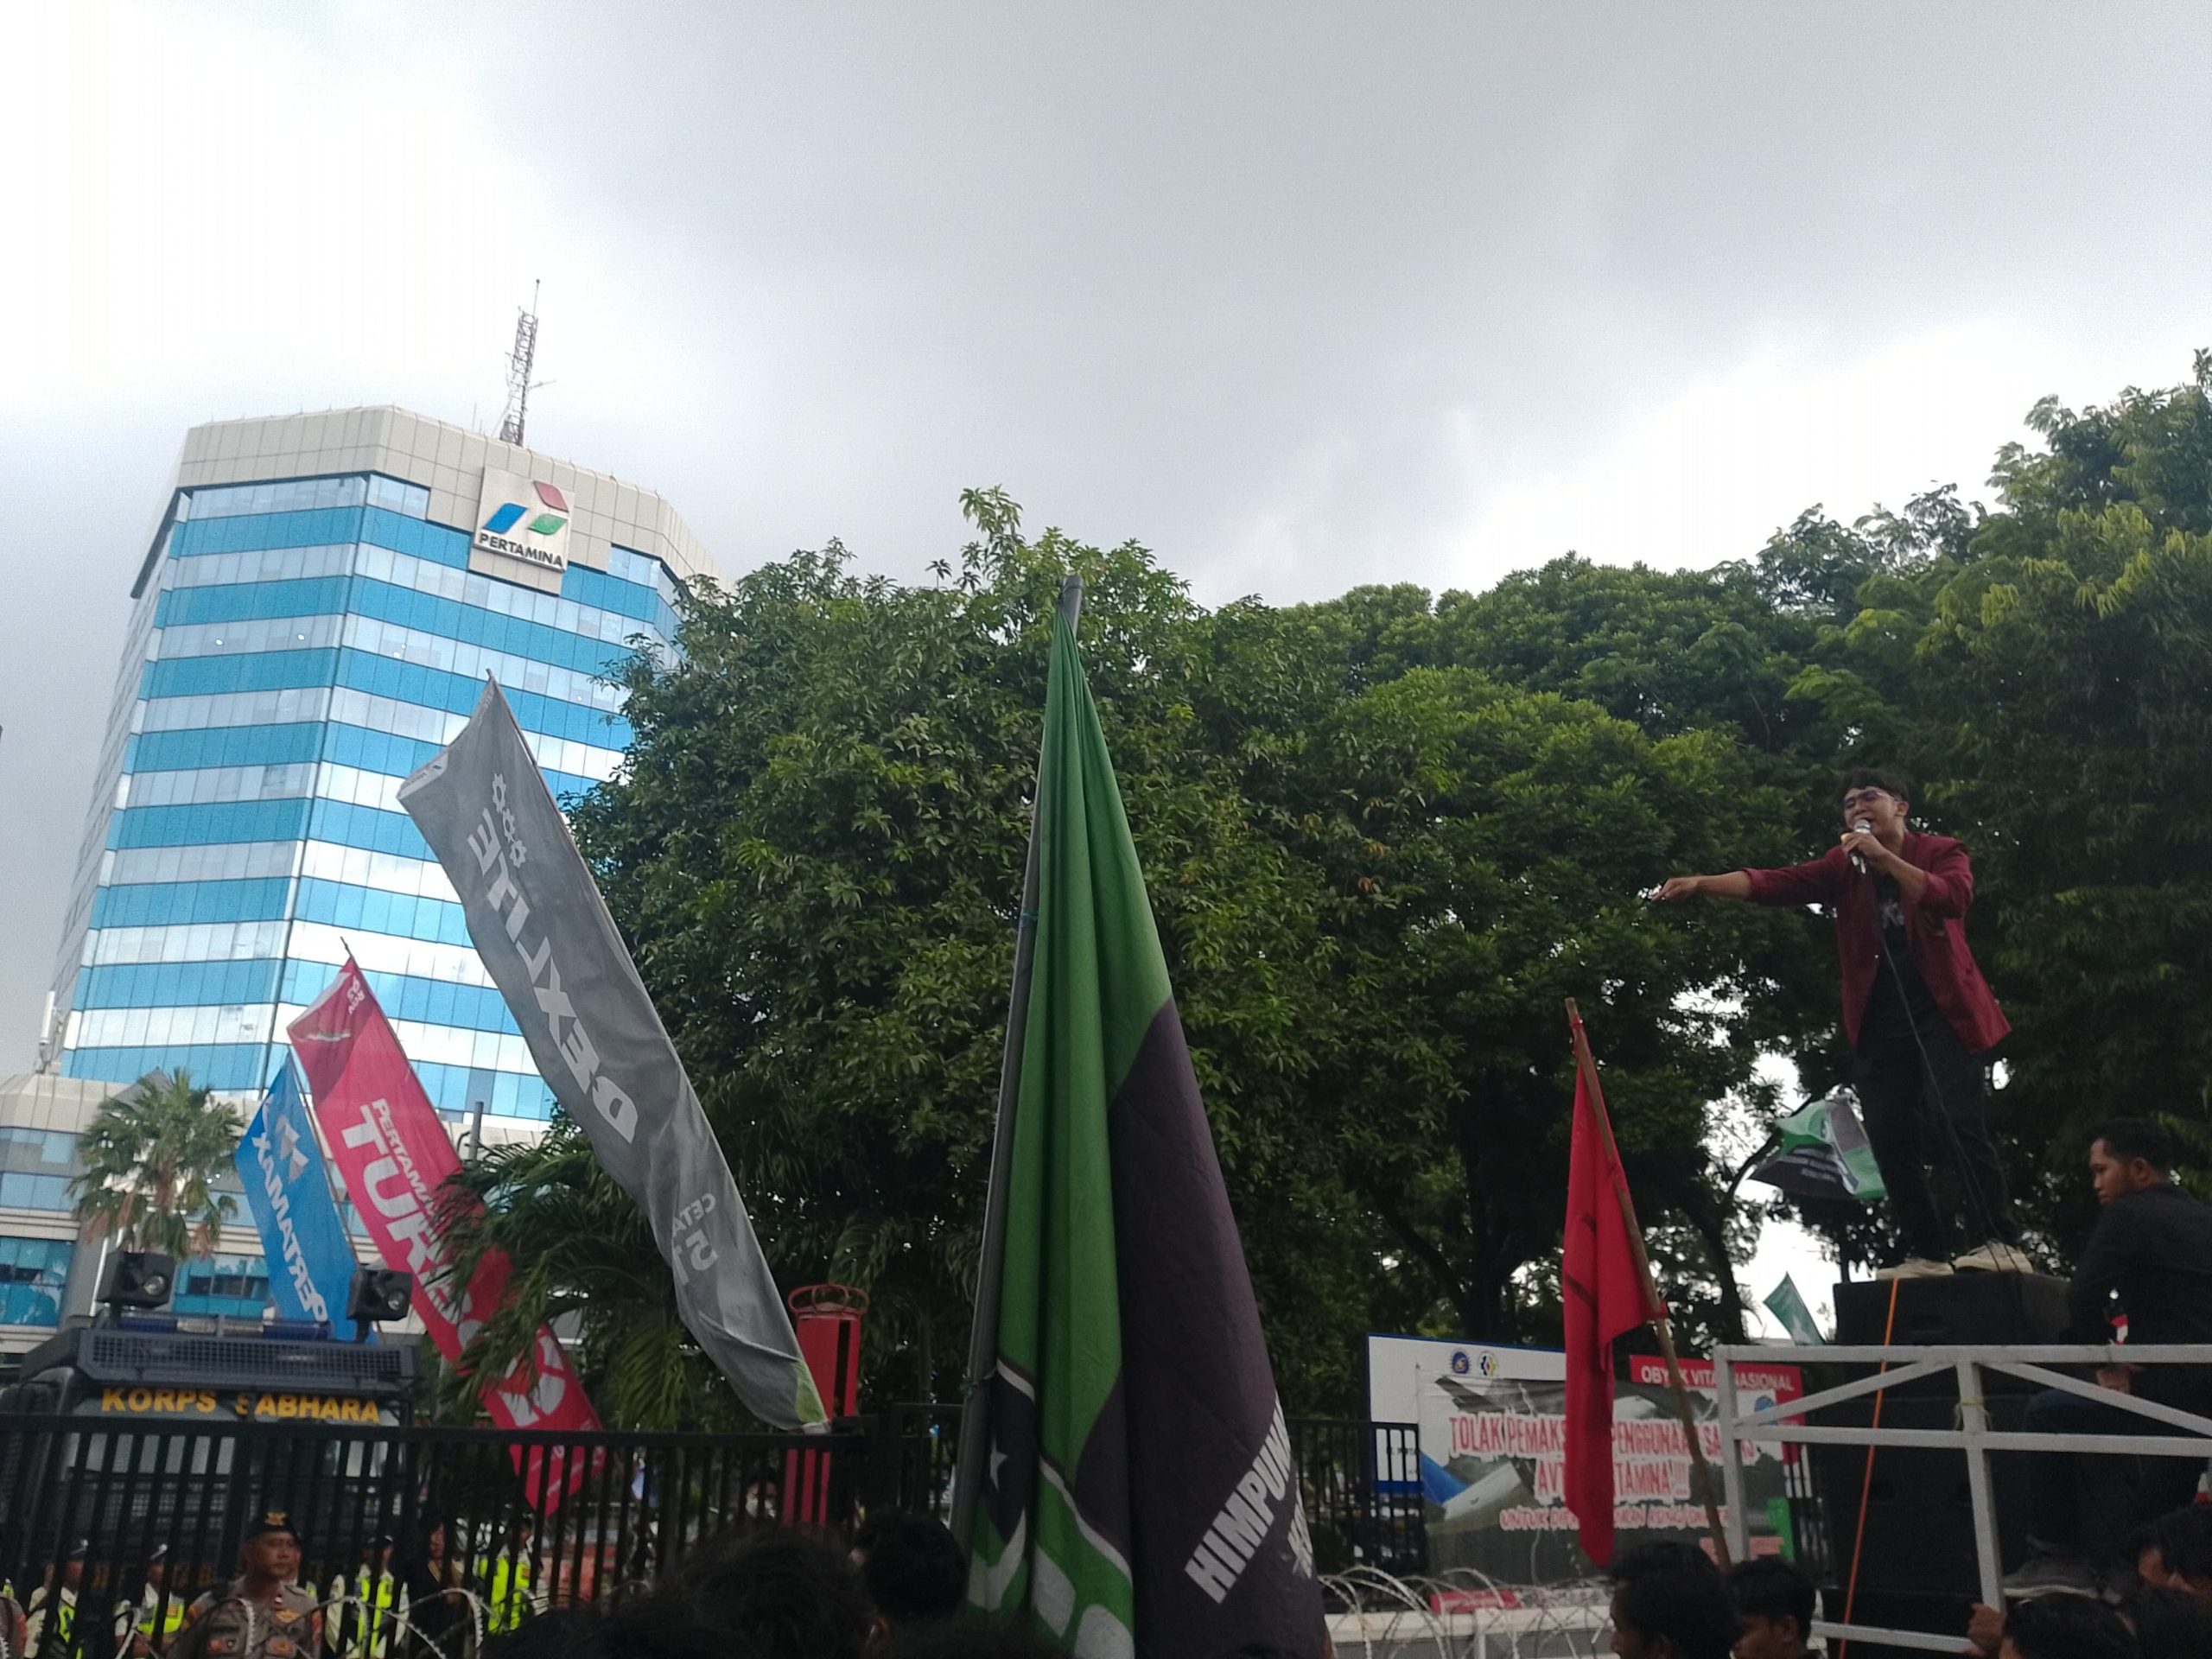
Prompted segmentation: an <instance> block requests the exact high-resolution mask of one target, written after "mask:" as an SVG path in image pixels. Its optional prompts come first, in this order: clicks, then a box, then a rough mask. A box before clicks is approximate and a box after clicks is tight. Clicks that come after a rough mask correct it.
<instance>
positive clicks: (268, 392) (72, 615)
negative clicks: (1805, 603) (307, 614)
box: [0, 0, 2212, 1071]
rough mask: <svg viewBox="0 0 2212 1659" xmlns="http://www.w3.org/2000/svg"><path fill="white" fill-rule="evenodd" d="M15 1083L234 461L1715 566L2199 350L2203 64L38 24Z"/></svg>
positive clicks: (711, 512) (1957, 45) (966, 10)
mask: <svg viewBox="0 0 2212 1659" xmlns="http://www.w3.org/2000/svg"><path fill="white" fill-rule="evenodd" d="M0 29H4V34H5V39H4V41H0V177H3V178H4V180H5V185H6V188H5V192H4V196H0V200H4V204H5V208H6V218H5V220H4V221H0V222H5V223H6V224H7V225H8V226H9V228H10V231H11V232H13V234H12V235H11V236H10V237H9V238H6V245H7V252H6V256H5V257H4V258H0V490H4V496H0V501H4V505H3V506H0V669H4V672H0V724H4V727H5V735H4V738H3V739H0V873H4V874H0V1071H12V1070H16V1069H19V1068H21V1067H22V1066H24V1065H28V1064H29V1058H30V1051H31V1044H32V1040H33V1035H34V1027H35V1022H36V1017H37V1012H38V1006H39V1001H40V997H41V993H42V990H43V988H44V987H45V985H46V983H47V981H48V975H49V972H50V969H51V965H52V962H53V957H54V950H55V947H56V944H57V938H58V933H59V930H60V918H61V909H62V903H63V899H64V896H65V893H66V890H67V886H68V882H69V879H70V875H71V871H72V868H73V862H74V860H75V856H76V850H77V845H78V842H79V836H80V834H81V830H82V825H83V822H84V814H85V809H86V801H87V798H88V795H89V792H90V790H91V787H92V762H93V759H94V753H93V751H94V749H95V747H96V744H97V740H98V735H99V729H100V722H101V720H102V717H103V715H104V712H105V706H106V703H107V701H108V697H109V694H110V691H111V687H112V684H113V681H114V677H115V672H116V666H117V664H116V658H115V653H116V652H117V650H118V647H119V644H120V639H121V629H122V625H123V621H124V614H125V610H126V606H127V597H126V589H127V588H128V586H129V582H130V576H131V575H132V573H133V570H134V569H135V566H136V563H137V559H138V557H139V556H140V554H141V553H142V552H143V545H144V539H145V533H146V530H147V527H148V524H149V520H150V518H151V517H152V516H153V514H154V513H155V512H157V510H158V508H159V506H160V505H161V497H162V489H163V486H164V485H165V483H166V481H167V473H168V468H169V467H170V466H171V465H172V463H173V462H174V461H175V453H176V449H177V446H178V443H179V442H180V440H181V436H182V434H183V431H184V429H185V428H186V427H188V426H189V425H191V424H192V423H195V422H198V421H201V420H206V419H210V418H214V417H219V416H240V415H260V414H270V413H278V412H284V411H289V410H297V409H315V408H322V407H327V406H332V405H341V406H342V405H347V404H363V403H382V402H394V403H399V404H406V405H409V406H410V407H412V408H415V409H418V410H423V411H424V412H426V413H429V414H431V415H435V416H442V417H444V418H446V419H448V420H454V421H459V422H462V423H470V422H472V421H473V422H474V423H480V424H495V423H496V422H497V419H498V413H499V399H500V393H501V372H502V361H501V359H502V353H503V352H504V350H505V345H506V341H507V338H508V335H509V334H510V332H511V330H512V323H513V316H514V308H515V306H516V304H517V302H518V301H521V300H523V299H524V298H526V297H527V296H528V295H529V292H530V285H531V281H532V279H533V278H542V279H543V283H544V296H543V304H542V311H543V353H542V358H541V365H542V369H541V372H543V375H544V376H545V377H546V378H548V379H550V382H551V383H552V384H550V385H548V386H547V387H546V388H545V389H544V390H543V391H542V392H540V393H539V394H538V396H537V400H536V403H535V404H534V406H533V410H532V415H531V434H530V435H531V442H532V444H533V446H534V447H537V448H543V449H546V450H549V451H551V452H553V453H555V454H566V455H569V456H573V457H574V458H575V460H577V461H581V462H582V463H585V464H587V465H589V466H593V467H604V468H607V469H608V470H611V471H613V472H616V473H618V474H621V475H623V476H625V477H628V478H633V479H636V480H639V481H641V482H644V483H646V484H649V485H651V486H654V487H656V488H658V489H660V490H662V491H663V492H664V493H666V494H667V495H668V496H669V497H670V499H671V500H672V501H674V502H675V504H676V505H677V508H678V510H679V511H681V512H683V514H684V516H685V517H686V518H689V519H690V522H691V524H693V526H694V527H695V528H696V530H697V531H699V532H700V534H701V535H702V537H703V538H704V539H705V541H706V543H707V545H708V546H709V549H711V550H713V552H714V553H715V556H716V557H717V559H718V562H719V563H721V567H722V568H723V569H724V570H725V571H726V572H729V573H735V572H738V571H741V570H743V569H748V568H750V567H751V566H753V565H754V564H757V563H760V562H761V561H763V560H766V559H769V558H772V557H775V556H779V555H780V554H782V553H784V552H786V551H788V550H790V549H791V548H792V547H795V546H801V545H806V546H813V545H818V544H819V543H821V542H822V541H823V540H824V539H825V538H827V537H830V536H833V535H835V536H840V537H843V538H844V539H845V541H846V542H847V543H849V545H850V546H851V548H852V549H853V550H854V551H855V554H856V555H857V556H858V558H859V560H860V561H861V564H862V565H863V566H864V567H865V568H868V569H880V570H883V571H887V572H889V573H891V574H892V575H899V576H906V577H914V576H918V575H920V574H921V572H922V570H923V568H924V566H925V564H926V563H928V561H929V560H931V558H934V557H936V556H940V555H942V554H944V553H945V552H947V551H948V550H950V549H952V548H954V547H956V546H957V544H958V543H959V542H960V541H961V540H962V539H963V531H962V526H961V524H960V523H959V519H958V515H957V510H956V506H955V500H956V497H957V492H958V491H959V490H960V489H961V488H962V487H963V486H967V485H974V484H1002V485H1004V486H1006V487H1007V489H1008V490H1009V491H1011V492H1012V493H1013V494H1014V497H1015V498H1016V499H1019V500H1020V501H1021V502H1022V503H1023V504H1024V505H1025V508H1026V509H1027V519H1028V522H1029V523H1030V524H1032V525H1033V526H1034V527H1041V526H1043V525H1044V524H1061V525H1064V526H1065V527H1066V528H1067V529H1069V530H1070V531H1072V532H1075V533H1077V534H1079V535H1081V536H1083V537H1085V538H1087V539H1090V540H1119V539H1122V538H1123V537H1135V538H1138V539H1141V540H1142V541H1144V542H1146V543H1149V544H1150V545H1152V546H1153V547H1154V548H1155V549H1157V550H1159V552H1160V556H1161V557H1162V558H1163V559H1164V560H1165V561H1166V563H1168V564H1169V565H1171V566H1172V567H1173V568H1174V569H1177V570H1179V571H1180V572H1182V573H1184V574H1185V575H1186V576H1188V577H1189V579H1190V580H1191V582H1192V583H1193V585H1194V587H1195V588H1196V590H1197V592H1198V594H1199V596H1200V597H1201V598H1203V599H1205V600H1208V601H1220V600H1224V599H1227V598H1230V597H1231V596H1234V595H1236V594H1243V593H1248V592H1256V593H1259V594H1262V595H1264V596H1265V597H1267V598H1268V599H1271V600H1278V601H1291V600H1299V599H1306V598H1313V597H1319V596H1321V595H1325V594H1331V593H1334V592H1337V591H1339V590H1341V589H1342V588H1345V587H1347V586H1350V585H1351V584H1353V583H1356V582H1381V581H1413V582H1421V583H1425V584H1427V585H1429V586H1432V587H1445V586H1463V587H1480V586H1484V585H1486V584H1487V583H1489V582H1491V581H1493V580H1495V579H1496V577H1497V575H1499V574H1501V573H1502V572H1503V571H1505V570H1508V569H1515V568H1516V567H1520V566H1523V565H1527V564H1530V563H1536V562H1538V561H1541V560H1542V559H1545V558H1548V557H1550V556H1553V555H1554V554H1556V553H1558V552H1560V551H1561V550H1565V549H1567V548H1570V547H1572V548H1576V549H1579V550H1581V551H1582V552H1583V553H1585V554H1587V555H1589V556H1592V557H1594V558H1599V559H1604V560H1613V561H1628V560H1631V559H1639V558H1641V559H1645V560H1649V561H1652V562H1655V563H1664V564H1682V563H1711V562H1713V561H1716V560H1719V559H1722V558H1727V557H1732V556H1740V555H1743V554H1745V553H1747V552H1749V551H1751V550H1754V549H1756V548H1757V547H1758V544H1759V543H1761V542H1762V541H1763V540H1764V537H1765V536H1766V534H1767V532H1768V531H1770V529H1772V528H1773V527H1774V526H1775V525H1776V524H1780V523H1783V522H1785V521H1787V520H1788V519H1789V518H1792V517H1794V516H1795V515H1796V512H1798V511H1799V510H1800V509H1801V508H1802V507H1804V506H1805V505H1808V504H1810V503H1812V502H1815V501H1821V502H1825V503H1827V505H1828V506H1829V507H1830V508H1831V509H1832V510H1834V511H1836V512H1839V513H1841V514H1844V515H1846V516H1850V515H1854V514H1856V513H1858V512H1862V511H1864V510H1865V509H1866V507H1867V506H1868V505H1870V504H1871V503H1872V502H1874V501H1876V500H1881V501H1885V502H1890V503H1897V502H1899V501H1901V500H1902V499H1904V497H1905V496H1906V495H1907V494H1909V493H1911V492H1913V491H1915V490H1916V489H1919V488H1921V487H1923V486H1926V485H1928V484H1929V483H1930V482H1934V481H1939V480H1941V481H1948V480H1958V481H1959V482H1961V484H1963V485H1965V486H1967V487H1968V489H1969V490H1970V491H1978V490H1979V489H1980V483H1981V480H1982V478H1983V477H1984V475H1985V474H1986V470H1987V463H1988V460H1989V457H1990V455H1991V454H1992V453H1993V450H1994V449H1995V448H1996V446H1997V445H1998V444H1999V443H2000V442H2004V441H2005V440H2006V439H2007V438H2010V437H2012V436H2016V435H2019V432H2018V418H2019V416H2020V415H2021V413H2022V412H2023V411H2024V410H2025V409H2026V408H2027V406H2028V405H2029V404H2031V402H2032V401H2033V400H2034V399H2035V398H2036V397H2039V396H2041V395H2042V394H2044V393H2045V392H2057V393H2059V394H2061V395H2062V396H2063V397H2066V398H2067V399H2069V401H2075V402H2085V401H2090V400H2094V399H2098V398H2101V397H2107V396H2108V395H2109V394H2110V393H2112V392H2113V391H2115V390H2116V389H2117V388H2119V387H2120V386H2121V385H2126V384H2128V383H2130V382H2137V383H2141V384H2167V383H2171V382H2172V381H2175V380H2177V379H2180V378H2183V376H2184V375H2185V374H2186V372H2187V371H2188V367H2189V353H2190V348H2191V347H2193V346H2196V345H2199V344H2206V343H2212V322H2208V320H2207V318H2206V315H2205V313H2204V305H2203V302H2204V299H2205V296H2206V293H2207V280H2206V275H2205V273H2206V272H2207V271H2208V270H2212V226H2208V216H2207V211H2206V208H2205V207H2204V205H2203V204H2204V194H2203V189H2202V184H2203V181H2204V179H2205V178H2206V177H2207V175H2208V173H2212V167H2208V162H2212V154H2208V150H2209V149H2212V143H2208V140H2209V139H2212V113H2208V105H2207V100H2206V99H2205V97H2204V86H2205V85H2206V72H2207V70H2208V68H2212V52H2208V46H2212V39H2208V36H2212V9H2207V8H2205V7H2203V6H2201V5H2187V6H2183V5H2175V6H2171V7H2165V8H2158V7H2152V6H2136V7H2126V6H2120V7H2107V8H2095V9H2089V8H2082V7H2079V6H2048V7H2038V6H2033V5H2029V4H2024V3H2020V0H2010V3H2005V4H2002V5H1989V6H1980V7H1975V6H1967V5H1950V6H1945V7H1940V8H1923V7H1906V6H1904V5H1884V4H1873V5H1868V4H1855V5H1844V4H1834V5H1791V6H1780V5H1772V4H1759V5H1743V6H1729V5H1707V6H1696V5H1690V4H1680V5H1670V6H1664V7H1645V6H1631V5H1628V4H1625V3H1624V4H1619V5H1608V6H1600V5H1580V6H1577V5H1558V4H1478V3H1464V4H1452V5H1444V4H1433V5H1401V6H1388V7H1371V6H1370V7H1351V6H1343V5H1334V4H1328V5H1323V4H1295V3H1284V0H1275V3H1270V4H1267V5H1260V4H1246V5H1218V4H1205V3H1198V4H1192V3H1188V0H1185V3H1179V4H1176V5H1172V6H1169V5H1161V6H1145V5H1135V4H1128V3H1122V4H1117V5H1112V6H1101V5H1084V6H1067V5H1054V4H1047V3H1038V0H1025V3H1019V4H1014V3H1008V4H1003V5H996V4H994V5H984V4H947V3H939V4H930V5H912V4H907V5H897V6H893V5H889V4H880V5H848V6H836V7H832V6H804V7H801V6H790V5H775V6H754V5H738V4H733V3H719V4H711V5H699V6H678V5H669V4H650V3H639V0H625V3H622V4H620V5H616V4H613V3H605V4H598V5H575V4H561V3H549V0H536V3H532V4H529V5H500V4H491V3H483V0H478V3H474V4H472V5H470V6H467V7H454V6H450V5H422V6H415V5H407V4H400V3H390V0H378V3H373V4H371V3H359V4H315V3H311V0H285V3H278V4H269V5H259V6H257V5H248V4H233V5H225V6H201V5H193V4H188V3H160V4H150V5H103V4H96V3H89V0H86V3H75V4H71V5H67V6H52V5H33V4H30V3H28V0H0Z"/></svg>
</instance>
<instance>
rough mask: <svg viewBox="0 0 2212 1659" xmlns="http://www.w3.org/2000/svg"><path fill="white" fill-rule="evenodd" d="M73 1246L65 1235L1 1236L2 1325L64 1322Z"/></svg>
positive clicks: (0, 1310)
mask: <svg viewBox="0 0 2212 1659" xmlns="http://www.w3.org/2000/svg"><path fill="white" fill-rule="evenodd" d="M73 1248H74V1247H73V1246H72V1245H71V1244H70V1243H69V1241H68V1240H67V1239H63V1238H0V1325H59V1324H60V1323H61V1289H62V1287H63V1286H64V1285H66V1284H67V1282H68V1280H69V1256H70V1252H71V1250H72V1249H73Z"/></svg>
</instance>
